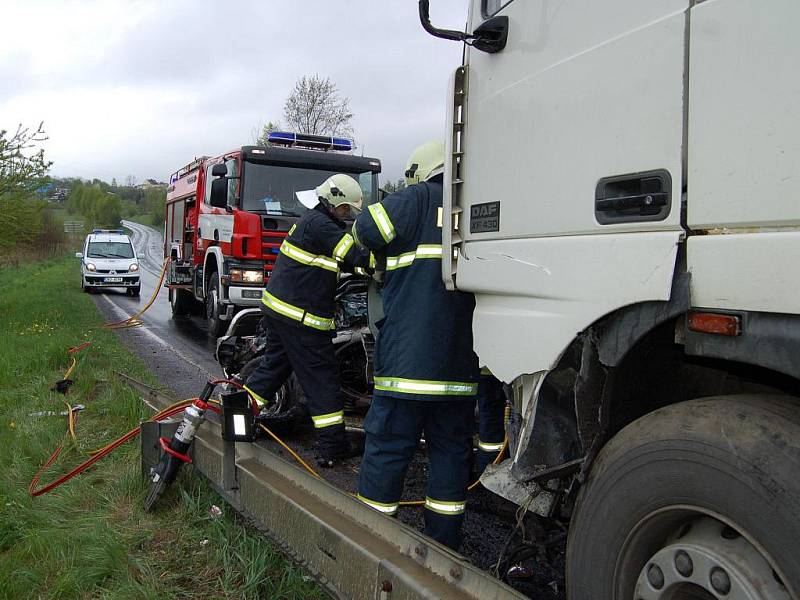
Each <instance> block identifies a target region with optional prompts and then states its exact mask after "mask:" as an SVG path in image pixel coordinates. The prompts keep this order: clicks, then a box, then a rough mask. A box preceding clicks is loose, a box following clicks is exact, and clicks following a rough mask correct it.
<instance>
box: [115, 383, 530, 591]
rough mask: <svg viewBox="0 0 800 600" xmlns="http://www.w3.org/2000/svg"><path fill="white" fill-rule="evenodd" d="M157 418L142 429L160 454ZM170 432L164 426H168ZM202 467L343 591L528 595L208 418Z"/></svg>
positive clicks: (330, 586) (230, 498) (150, 395)
mask: <svg viewBox="0 0 800 600" xmlns="http://www.w3.org/2000/svg"><path fill="white" fill-rule="evenodd" d="M119 375H120V377H121V378H122V379H123V380H124V381H125V382H126V383H128V384H129V385H131V386H132V387H133V388H135V389H137V390H138V391H139V392H141V393H142V396H143V400H144V401H145V402H146V403H147V404H148V405H149V406H150V407H151V408H153V409H161V408H164V407H166V406H168V405H169V404H171V403H172V402H174V399H173V398H169V397H167V396H165V395H164V394H161V393H159V392H158V391H156V390H154V389H153V388H151V387H150V386H148V385H146V384H143V383H142V382H140V381H137V380H135V379H132V378H130V377H128V376H127V375H123V374H119ZM159 431H160V430H159V428H158V427H150V428H146V429H145V428H143V430H142V447H143V457H147V456H150V457H151V458H150V460H153V459H152V456H153V453H152V449H153V448H152V446H153V445H154V444H155V443H156V438H157V436H158V435H159ZM162 434H163V433H162ZM191 455H192V460H193V464H194V467H195V468H196V469H198V470H199V471H200V472H201V473H202V474H203V475H204V476H205V477H206V478H207V479H208V480H209V481H210V483H211V485H212V487H214V488H215V490H216V491H217V492H218V493H219V494H220V495H221V496H222V497H223V498H224V499H225V500H226V501H227V502H228V503H229V504H230V505H231V506H232V507H233V508H234V509H236V510H237V511H238V512H239V513H241V514H242V515H244V516H245V517H247V518H249V519H250V520H252V521H253V522H254V523H255V524H256V526H257V527H258V528H259V529H260V530H262V531H263V532H264V533H266V534H267V536H268V537H269V538H270V539H272V540H273V541H274V542H275V543H276V544H278V545H279V546H280V547H281V548H282V549H283V550H284V551H285V552H286V553H287V554H288V555H289V556H291V557H292V558H293V559H294V560H295V561H296V562H298V563H299V564H300V565H302V566H303V567H304V568H305V569H307V570H308V571H309V572H310V573H311V574H312V575H314V577H315V578H316V579H317V580H318V581H319V582H320V584H322V585H323V586H324V587H325V588H327V590H328V591H329V592H330V593H331V594H333V595H334V597H337V598H363V599H375V600H411V599H423V598H425V599H430V598H453V599H464V600H467V599H476V600H477V599H480V600H493V599H498V600H499V599H514V598H525V596H523V595H521V594H520V593H519V592H517V591H516V590H514V589H512V588H511V587H509V586H507V585H505V584H504V583H502V582H500V581H499V580H497V579H495V578H493V577H491V576H489V575H488V574H487V573H485V572H483V571H481V570H480V569H478V568H477V567H475V566H474V565H472V564H470V563H469V562H468V561H466V560H465V559H464V557H462V556H461V555H459V554H457V553H455V552H453V551H452V550H450V549H448V548H446V547H444V546H442V545H440V544H438V543H436V542H434V541H433V540H431V539H429V538H427V537H425V536H423V535H422V534H421V533H419V532H417V531H416V530H414V529H412V528H410V527H408V526H407V525H405V524H403V523H401V522H399V521H398V520H396V519H393V518H390V517H387V516H385V515H383V514H381V513H379V512H377V511H375V510H372V509H370V508H368V507H367V506H366V505H364V504H362V503H361V502H359V501H358V500H356V499H355V498H353V497H352V496H350V495H349V494H347V493H345V492H343V491H341V490H339V489H337V488H336V487H334V486H332V485H331V484H329V483H328V482H327V481H324V480H321V479H317V478H315V477H312V476H311V475H309V474H308V473H306V472H305V471H303V470H301V469H299V468H298V467H295V466H294V465H293V464H291V463H289V462H287V461H285V460H284V459H282V458H280V457H279V456H277V455H275V454H274V453H272V452H270V451H269V450H267V449H266V448H264V447H262V446H260V445H259V444H257V443H254V444H248V443H233V442H224V441H223V440H222V436H221V431H220V425H219V424H218V423H217V422H215V421H214V420H207V421H206V422H205V424H204V425H203V427H202V428H201V429H200V431H199V432H198V434H197V437H196V438H195V442H194V445H193V447H192V450H191Z"/></svg>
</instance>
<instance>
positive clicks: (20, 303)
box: [0, 259, 323, 599]
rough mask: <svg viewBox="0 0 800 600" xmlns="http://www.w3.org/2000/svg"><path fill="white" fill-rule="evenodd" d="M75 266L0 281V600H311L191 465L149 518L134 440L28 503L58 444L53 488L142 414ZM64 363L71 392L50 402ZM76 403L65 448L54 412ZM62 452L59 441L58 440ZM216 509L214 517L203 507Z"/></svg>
mask: <svg viewBox="0 0 800 600" xmlns="http://www.w3.org/2000/svg"><path fill="white" fill-rule="evenodd" d="M78 283H79V279H78V272H77V267H76V264H75V261H74V260H70V259H60V260H51V261H45V262H41V263H35V264H27V265H23V266H21V267H20V268H14V269H10V268H9V269H4V270H0V290H2V294H0V449H1V450H0V598H14V599H16V598H120V599H123V598H124V599H128V598H158V599H162V598H193V599H195V598H201V599H203V598H209V599H210V598H287V599H292V598H311V597H322V596H323V594H322V592H321V591H320V590H319V588H317V587H316V586H315V584H314V583H313V582H311V581H309V580H308V577H305V576H304V575H303V572H302V571H301V570H299V569H298V568H296V567H294V566H293V565H292V564H291V563H289V562H287V561H286V560H285V559H284V558H283V557H282V555H280V554H279V553H278V552H277V551H276V550H275V549H274V547H272V546H271V545H270V543H269V542H267V541H266V540H265V539H264V538H263V537H262V536H260V535H259V534H258V533H257V532H256V531H255V530H253V529H251V528H250V527H248V526H246V525H245V524H244V523H243V522H242V521H241V520H240V519H239V518H238V517H237V516H236V515H235V513H234V512H233V510H232V509H230V508H229V507H228V506H227V505H225V504H224V503H223V502H222V500H221V499H220V498H219V497H218V496H217V495H216V494H215V493H214V492H213V491H212V490H211V489H210V488H209V487H208V486H207V485H206V484H205V482H204V481H203V480H202V479H201V478H200V477H199V475H198V474H197V473H195V472H194V471H193V469H192V468H191V467H189V468H185V469H183V472H182V473H181V476H180V478H179V480H178V482H177V483H176V484H175V485H173V489H172V490H170V492H169V493H168V495H167V496H166V497H165V498H163V499H162V502H161V507H160V509H159V510H158V511H157V512H156V513H155V514H147V513H144V512H143V510H142V508H141V506H142V501H143V498H144V494H145V491H146V486H145V482H144V480H143V478H142V475H141V470H140V466H139V465H140V463H139V458H140V457H139V447H138V439H137V440H136V441H134V442H130V443H129V444H127V445H126V446H123V447H121V448H120V449H119V450H117V451H116V452H115V453H114V454H112V455H111V456H109V457H108V458H106V459H105V460H103V461H101V462H100V463H98V464H97V465H96V466H95V467H93V468H92V469H91V470H90V471H88V472H87V473H84V474H82V475H79V476H78V477H77V478H75V479H73V480H71V481H69V482H67V483H66V484H65V485H63V486H61V487H60V488H57V489H56V490H54V491H53V492H51V493H50V494H47V495H45V496H40V497H38V498H31V497H30V496H29V495H28V492H27V488H28V484H29V482H30V480H31V478H32V477H33V475H34V474H35V472H36V471H37V469H38V468H39V466H40V465H41V464H42V463H43V462H44V461H45V460H46V459H47V457H48V456H49V454H50V452H51V451H52V450H53V449H54V448H56V447H57V446H58V445H59V444H61V443H62V442H65V449H64V451H63V452H62V455H61V457H60V458H59V460H58V462H57V463H56V464H55V465H53V466H52V467H51V468H50V469H49V470H48V472H47V473H45V475H44V476H43V478H42V483H47V482H49V481H52V480H53V479H55V478H56V477H57V476H58V475H60V474H62V473H64V472H66V471H67V470H69V469H70V468H71V467H73V466H75V465H76V464H78V463H79V462H81V461H83V460H84V459H85V458H87V452H88V451H89V450H91V449H94V448H97V447H98V446H101V445H103V444H104V443H105V442H107V441H110V440H111V439H114V438H116V437H118V436H119V435H121V434H122V433H124V432H126V431H127V430H129V429H131V428H133V427H135V426H136V425H137V424H138V423H139V421H140V420H141V419H143V418H146V417H147V416H149V412H148V410H147V409H146V407H145V406H144V405H143V403H142V402H141V400H140V399H139V398H138V397H137V395H136V394H135V393H134V392H133V391H132V390H130V389H129V388H128V387H127V386H125V385H124V384H122V383H120V382H119V381H117V380H116V379H115V378H114V375H113V372H114V371H115V370H119V371H122V372H125V373H127V374H129V375H131V376H133V377H136V378H139V379H142V380H145V381H149V382H151V383H153V379H152V377H151V376H150V375H149V373H148V372H147V371H146V369H145V367H144V365H143V364H142V363H141V362H140V361H139V360H138V359H137V358H136V357H135V356H133V355H132V354H131V353H129V352H128V351H127V350H126V349H125V348H124V347H123V346H122V345H121V344H120V342H119V341H118V339H117V338H116V336H115V334H114V333H112V332H110V331H106V330H102V329H98V328H97V327H98V325H100V323H101V319H100V316H99V314H98V313H97V311H96V309H95V307H94V305H93V304H92V302H91V300H90V298H89V296H88V295H85V294H82V293H81V292H80V290H79V287H78ZM84 341H91V342H92V345H91V346H90V347H89V348H87V349H86V350H83V351H81V352H80V353H79V354H78V355H77V359H78V366H77V368H76V369H75V371H74V373H73V374H72V379H74V380H75V385H74V386H73V387H72V389H71V390H70V392H69V394H68V395H67V396H66V397H65V396H61V395H60V394H57V393H55V392H52V391H50V388H51V387H52V385H53V383H54V382H55V381H56V380H58V379H61V378H62V376H63V374H64V371H65V370H66V368H67V367H68V366H69V362H70V361H69V359H68V356H67V348H68V347H70V346H76V345H78V344H81V343H82V342H84ZM63 399H66V400H68V401H69V402H71V403H72V404H78V403H80V404H84V405H86V410H85V411H83V412H82V413H81V414H80V416H79V418H78V422H77V442H76V443H73V442H71V441H69V440H66V437H65V432H66V419H65V418H61V417H43V418H33V417H29V416H28V414H29V413H31V412H34V411H43V410H52V411H60V410H63V409H64V408H65V406H64V403H63ZM65 440H66V441H65ZM214 504H216V505H218V506H220V507H221V508H222V510H223V516H222V517H221V518H213V517H212V516H211V514H210V512H209V509H210V507H211V506H212V505H214Z"/></svg>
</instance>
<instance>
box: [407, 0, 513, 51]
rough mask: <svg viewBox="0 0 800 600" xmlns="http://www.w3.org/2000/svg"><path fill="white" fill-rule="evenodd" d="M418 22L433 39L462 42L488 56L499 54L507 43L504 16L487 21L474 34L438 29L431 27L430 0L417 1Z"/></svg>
mask: <svg viewBox="0 0 800 600" xmlns="http://www.w3.org/2000/svg"><path fill="white" fill-rule="evenodd" d="M419 21H420V23H422V28H423V29H424V30H425V31H427V32H428V33H430V34H431V35H432V36H434V37H438V38H442V39H444V40H453V41H456V42H464V43H465V44H469V45H470V46H473V47H475V48H476V49H477V50H480V51H482V52H488V53H489V54H494V53H495V52H500V50H502V49H503V48H505V47H506V42H507V41H508V17H506V16H504V15H501V16H495V17H492V18H491V19H487V20H486V21H484V22H483V23H482V24H481V25H480V27H478V28H477V29H476V30H475V33H474V34H469V33H466V32H463V31H455V30H452V29H439V28H438V27H434V26H433V25H431V16H430V0H419ZM470 40H472V41H470Z"/></svg>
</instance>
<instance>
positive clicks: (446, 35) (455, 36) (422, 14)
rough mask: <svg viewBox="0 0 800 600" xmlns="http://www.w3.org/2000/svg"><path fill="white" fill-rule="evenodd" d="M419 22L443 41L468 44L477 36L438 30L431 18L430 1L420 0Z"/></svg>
mask: <svg viewBox="0 0 800 600" xmlns="http://www.w3.org/2000/svg"><path fill="white" fill-rule="evenodd" d="M419 21H420V23H422V28H423V29H424V30H425V31H427V32H428V33H430V34H431V35H432V36H434V37H438V38H442V39H443V40H453V41H455V42H466V41H467V40H470V39H472V38H474V37H475V36H473V35H469V34H468V33H464V32H463V31H454V30H452V29H438V28H437V27H434V26H433V25H431V16H430V0H419Z"/></svg>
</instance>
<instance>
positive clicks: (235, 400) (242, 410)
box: [144, 380, 256, 512]
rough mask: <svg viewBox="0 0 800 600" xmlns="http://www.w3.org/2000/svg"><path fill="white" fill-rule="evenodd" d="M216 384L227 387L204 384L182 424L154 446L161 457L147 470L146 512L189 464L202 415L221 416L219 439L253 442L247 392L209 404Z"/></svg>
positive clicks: (231, 393)
mask: <svg viewBox="0 0 800 600" xmlns="http://www.w3.org/2000/svg"><path fill="white" fill-rule="evenodd" d="M219 383H231V382H225V381H223V380H211V381H208V382H207V383H206V385H205V387H204V388H203V392H202V393H201V394H200V397H199V398H195V399H194V401H193V402H192V403H191V404H190V405H189V406H187V407H186V409H185V410H184V413H183V420H182V421H181V423H180V424H179V425H178V428H177V429H176V430H175V434H174V435H173V436H172V439H171V440H167V439H166V438H164V437H162V438H159V440H158V442H159V445H160V446H161V450H162V454H161V459H160V460H159V462H158V464H157V465H156V466H155V467H153V468H151V469H150V476H151V479H150V489H149V491H148V494H147V497H146V498H145V501H144V509H145V510H146V511H148V512H149V511H151V510H153V507H154V506H155V503H156V502H157V501H158V499H159V498H160V497H161V496H162V495H163V494H164V492H165V491H166V489H167V488H168V487H169V485H170V484H171V483H172V482H173V481H175V478H176V477H177V476H178V472H179V471H180V468H181V467H182V466H183V464H184V463H190V462H192V459H191V458H190V457H189V449H190V448H191V446H192V442H193V441H194V438H195V436H196V435H197V430H198V429H199V428H200V426H201V425H202V424H203V422H204V421H205V420H206V413H207V411H209V410H212V411H214V412H217V413H221V415H222V420H223V428H222V436H223V439H225V440H227V441H237V442H243V441H253V438H254V437H255V436H254V430H255V426H254V422H255V415H254V413H253V411H254V410H256V408H255V406H256V405H255V403H251V402H250V400H249V397H248V395H247V392H243V391H235V392H230V393H224V394H222V395H221V401H220V402H217V401H215V400H211V395H212V394H213V393H214V389H215V388H216V387H217V384H219Z"/></svg>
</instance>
